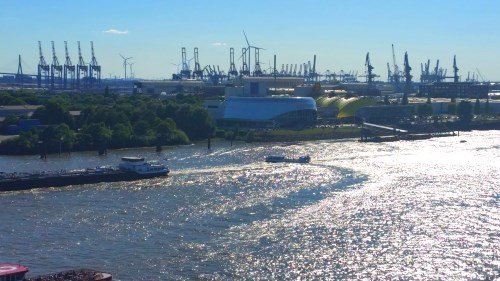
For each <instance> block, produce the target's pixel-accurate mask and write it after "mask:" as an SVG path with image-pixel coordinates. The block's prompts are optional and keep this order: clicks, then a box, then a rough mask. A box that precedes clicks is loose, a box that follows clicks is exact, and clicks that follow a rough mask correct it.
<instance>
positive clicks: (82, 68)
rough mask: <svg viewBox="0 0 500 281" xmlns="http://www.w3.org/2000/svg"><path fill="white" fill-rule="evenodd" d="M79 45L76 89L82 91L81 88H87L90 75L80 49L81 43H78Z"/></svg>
mask: <svg viewBox="0 0 500 281" xmlns="http://www.w3.org/2000/svg"><path fill="white" fill-rule="evenodd" d="M77 44H78V63H77V65H76V88H78V89H80V87H82V86H83V87H85V86H86V84H87V82H86V81H87V78H88V73H89V67H88V65H87V64H86V63H85V61H84V60H83V57H82V49H81V48H80V41H77Z"/></svg>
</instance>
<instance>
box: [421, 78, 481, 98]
mask: <svg viewBox="0 0 500 281" xmlns="http://www.w3.org/2000/svg"><path fill="white" fill-rule="evenodd" d="M418 91H419V94H420V95H422V96H428V97H431V98H474V99H475V98H480V99H485V98H487V97H488V92H489V91H490V85H489V84H478V83H473V82H434V83H431V84H421V85H420V86H419V90H418Z"/></svg>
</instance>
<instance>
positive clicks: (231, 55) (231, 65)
mask: <svg viewBox="0 0 500 281" xmlns="http://www.w3.org/2000/svg"><path fill="white" fill-rule="evenodd" d="M227 74H228V75H229V77H237V76H238V70H236V65H235V64H234V48H232V47H231V48H230V49H229V71H228V72H227Z"/></svg>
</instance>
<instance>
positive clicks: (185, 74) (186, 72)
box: [181, 47, 191, 79]
mask: <svg viewBox="0 0 500 281" xmlns="http://www.w3.org/2000/svg"><path fill="white" fill-rule="evenodd" d="M181 64H182V66H181V78H183V79H184V78H187V79H189V78H191V70H190V69H189V65H188V61H187V56H186V48H185V47H182V61H181Z"/></svg>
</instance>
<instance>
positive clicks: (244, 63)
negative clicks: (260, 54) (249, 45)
mask: <svg viewBox="0 0 500 281" xmlns="http://www.w3.org/2000/svg"><path fill="white" fill-rule="evenodd" d="M240 75H241V76H250V70H249V69H248V64H247V49H246V48H242V49H241V70H240Z"/></svg>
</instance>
